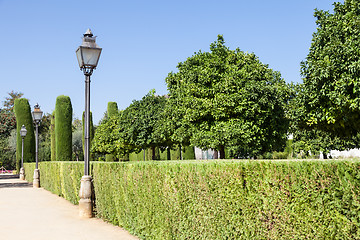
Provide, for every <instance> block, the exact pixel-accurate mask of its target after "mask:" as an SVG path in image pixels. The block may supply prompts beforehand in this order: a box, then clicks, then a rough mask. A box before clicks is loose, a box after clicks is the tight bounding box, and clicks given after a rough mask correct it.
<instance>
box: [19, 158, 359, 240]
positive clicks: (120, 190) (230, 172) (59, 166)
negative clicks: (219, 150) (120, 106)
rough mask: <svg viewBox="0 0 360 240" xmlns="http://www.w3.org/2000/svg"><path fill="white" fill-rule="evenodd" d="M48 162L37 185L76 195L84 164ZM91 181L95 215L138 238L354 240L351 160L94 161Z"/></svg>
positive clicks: (355, 165)
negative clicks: (94, 199) (329, 239)
mask: <svg viewBox="0 0 360 240" xmlns="http://www.w3.org/2000/svg"><path fill="white" fill-rule="evenodd" d="M52 164H54V163H51V162H50V163H41V164H40V171H41V174H42V175H41V182H42V186H43V187H45V188H47V189H49V190H51V191H55V192H56V191H57V192H56V193H57V194H59V195H60V191H59V190H58V187H57V186H59V185H60V186H61V195H63V196H65V197H66V198H67V199H69V196H70V195H73V194H76V196H77V193H78V187H79V185H80V178H81V172H82V164H77V163H68V162H64V163H55V164H56V166H54V165H52ZM29 165H31V164H26V167H27V166H29ZM44 171H49V172H50V171H51V172H53V174H51V175H57V176H58V177H59V178H60V180H59V179H58V178H57V177H55V176H50V175H46V174H45V173H44ZM54 171H60V173H57V174H56V172H54ZM61 172H62V173H61ZM65 173H66V174H65ZM92 176H93V178H94V188H95V195H96V210H97V215H98V216H99V217H101V218H103V219H105V220H106V221H109V222H111V223H113V224H115V225H119V226H122V227H124V228H125V229H127V230H129V231H130V232H132V233H134V234H136V235H137V236H139V237H140V238H142V239H308V238H314V239H325V238H326V239H327V238H334V239H360V231H359V229H360V228H359V227H360V191H359V186H360V162H359V161H357V160H356V161H355V160H354V161H167V162H161V161H160V162H159V161H157V162H130V163H100V162H96V163H92ZM62 178H64V179H62ZM69 178H71V179H69ZM44 181H51V182H52V183H51V184H48V183H47V184H45V183H44ZM76 184H77V185H76ZM75 185H76V186H77V187H75ZM65 186H66V187H65ZM72 191H74V193H72ZM70 198H71V199H75V197H70ZM73 202H76V201H73Z"/></svg>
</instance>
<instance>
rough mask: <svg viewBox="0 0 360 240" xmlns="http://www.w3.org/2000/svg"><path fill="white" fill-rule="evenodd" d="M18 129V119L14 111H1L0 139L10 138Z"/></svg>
mask: <svg viewBox="0 0 360 240" xmlns="http://www.w3.org/2000/svg"><path fill="white" fill-rule="evenodd" d="M15 128H16V118H15V114H14V112H13V111H7V110H5V109H0V138H4V137H8V136H9V135H10V132H11V130H13V129H15Z"/></svg>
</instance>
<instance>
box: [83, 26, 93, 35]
mask: <svg viewBox="0 0 360 240" xmlns="http://www.w3.org/2000/svg"><path fill="white" fill-rule="evenodd" d="M92 36H94V35H93V34H92V32H91V29H90V28H88V30H87V31H86V33H85V34H84V37H92Z"/></svg>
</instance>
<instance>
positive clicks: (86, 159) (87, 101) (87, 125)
mask: <svg viewBox="0 0 360 240" xmlns="http://www.w3.org/2000/svg"><path fill="white" fill-rule="evenodd" d="M90 76H91V73H87V74H85V116H84V120H85V132H84V140H85V142H84V151H85V152H84V163H85V164H84V165H85V166H84V168H85V169H84V175H85V176H88V175H89V172H90V171H89V170H90V161H89V155H90V149H89V146H90V134H89V133H90Z"/></svg>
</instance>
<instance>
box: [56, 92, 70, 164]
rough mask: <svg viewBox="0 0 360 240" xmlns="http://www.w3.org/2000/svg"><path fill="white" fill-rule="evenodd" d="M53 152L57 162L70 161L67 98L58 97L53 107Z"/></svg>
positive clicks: (68, 98) (68, 107) (68, 103)
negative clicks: (54, 146)
mask: <svg viewBox="0 0 360 240" xmlns="http://www.w3.org/2000/svg"><path fill="white" fill-rule="evenodd" d="M55 145H56V148H55V152H56V160H57V161H70V160H71V159H72V106H71V100H70V97H68V96H64V95H61V96H58V97H57V98H56V105H55Z"/></svg>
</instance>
